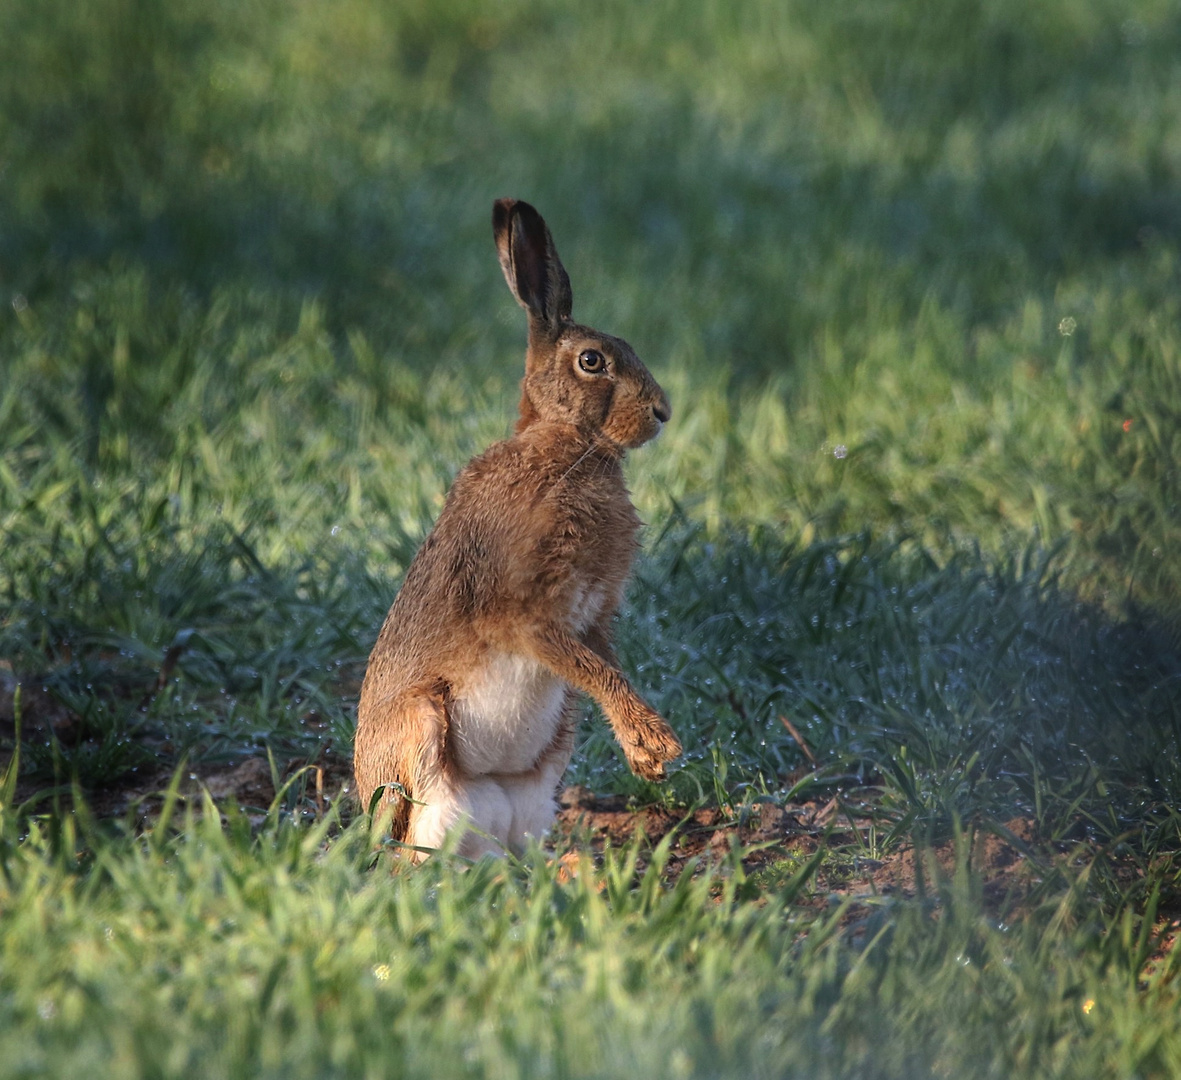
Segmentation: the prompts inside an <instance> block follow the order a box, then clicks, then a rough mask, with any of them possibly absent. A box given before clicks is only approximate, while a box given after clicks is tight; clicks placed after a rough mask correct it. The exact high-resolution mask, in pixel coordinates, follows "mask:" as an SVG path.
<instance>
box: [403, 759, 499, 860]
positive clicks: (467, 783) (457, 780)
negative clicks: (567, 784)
mask: <svg viewBox="0 0 1181 1080" xmlns="http://www.w3.org/2000/svg"><path fill="white" fill-rule="evenodd" d="M416 798H417V799H418V800H419V801H418V802H417V803H416V804H415V806H414V807H413V809H412V810H411V812H410V829H409V831H408V833H407V835H406V842H407V843H408V844H411V845H412V846H414V847H416V848H438V847H442V846H443V841H444V840H445V839H446V837H447V834H448V833H449V832H451V831H452V830H457V829H462V831H463V834H462V836H461V837H460V840H459V846H458V848H457V849H456V850H457V851H458V853H459V854H460V855H463V856H465V857H467V858H469V859H478V858H480V856H482V855H489V854H491V855H500V854H503V852H504V848H505V843H506V840H507V839H508V835H509V829H510V827H511V826H512V821H513V807H512V803H511V801H510V800H509V796H508V795H507V794H506V793H505V791H504V789H503V788H502V787H501V786H500V784H498V783H497V782H496V780H494V779H492V777H489V776H465V777H457V776H453V775H452V776H440V777H438V778H437V779H436V781H435V782H434V783H432V784H430V785H428V787H427V788H426V790H424V791H423V792H422V794H421V795H418V796H416ZM427 854H429V851H422V852H416V853H415V856H414V857H415V858H416V859H421V858H424V857H425V856H426V855H427Z"/></svg>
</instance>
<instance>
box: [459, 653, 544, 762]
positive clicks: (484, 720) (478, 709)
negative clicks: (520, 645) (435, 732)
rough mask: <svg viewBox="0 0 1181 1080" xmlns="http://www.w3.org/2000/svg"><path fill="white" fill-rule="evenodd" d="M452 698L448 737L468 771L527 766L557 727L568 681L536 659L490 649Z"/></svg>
mask: <svg viewBox="0 0 1181 1080" xmlns="http://www.w3.org/2000/svg"><path fill="white" fill-rule="evenodd" d="M464 682H465V685H464V686H463V688H462V689H461V692H460V696H457V697H455V698H453V699H452V701H451V710H450V712H451V737H452V740H453V746H454V748H455V756H456V758H457V760H458V764H459V767H460V769H461V770H462V771H463V772H465V773H467V774H468V775H469V776H480V775H487V774H489V773H493V774H510V775H511V774H514V773H523V772H528V771H529V770H531V769H532V768H533V767H534V765H536V764H537V759H538V758H539V757H540V756H541V753H542V751H543V750H545V748H546V747H547V746H549V744H550V743H551V742H552V741H553V738H554V735H555V734H556V733H557V730H558V724H559V723H560V722H561V718H562V704H563V702H564V700H565V697H566V683H565V682H564V681H563V680H561V679H559V678H558V677H557V676H556V675H554V674H553V673H552V672H551V671H549V670H548V669H547V668H545V667H543V666H542V665H541V664H539V663H538V662H537V661H536V660H533V659H531V658H529V657H526V656H521V655H519V654H515V653H503V652H502V653H493V654H492V656H491V657H490V658H489V660H488V662H487V664H485V665H484V666H483V667H482V668H481V669H480V670H478V671H476V672H475V673H473V675H472V676H470V677H469V678H468V679H466V680H464Z"/></svg>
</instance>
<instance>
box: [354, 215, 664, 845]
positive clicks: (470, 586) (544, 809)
mask: <svg viewBox="0 0 1181 1080" xmlns="http://www.w3.org/2000/svg"><path fill="white" fill-rule="evenodd" d="M492 227H493V231H494V233H495V237H496V248H497V252H498V254H499V256H500V265H501V267H502V269H503V270H504V276H505V279H506V280H507V282H508V286H509V289H510V290H511V291H512V294H513V296H514V297H516V299H517V302H518V303H519V304H520V305H521V307H523V308H524V309H525V312H526V315H527V317H528V323H529V339H528V350H527V352H526V354H525V377H524V380H523V381H522V383H521V402H520V416H519V419H518V420H517V423H516V428H515V432H514V434H513V436H512V437H511V438H509V439H506V440H505V441H503V442H499V443H496V444H495V445H493V446H491V447H490V448H489V449H488V450H486V451H485V452H484V453H483V454H481V455H479V456H478V457H476V458H474V459H473V460H472V461H470V462H469V463H468V464H467V466H466V467H465V468H464V469H463V470H462V472H460V474H459V475H458V476H457V477H456V478H455V483H454V484H453V485H452V487H451V490H450V492H449V493H448V495H447V500H446V503H445V504H444V506H443V510H442V512H441V513H440V515H439V519H438V521H437V522H436V523H435V527H434V529H433V531H432V532H431V534H430V535H429V536H428V537H427V538H426V540H425V541H424V542H423V544H422V547H421V548H420V549H419V551H418V553H417V554H416V555H415V557H414V559H413V561H412V562H411V564H410V568H409V569H408V570H407V572H406V577H405V580H404V581H403V583H402V588H401V591H400V592H399V593H398V595H397V597H396V598H395V599H394V602H393V606H392V607H391V608H390V611H389V614H388V615H387V616H386V620H385V623H384V624H383V626H382V628H381V632H380V634H379V635H378V638H377V644H376V645H374V647H373V652H372V654H371V655H370V657H369V666H368V668H367V670H366V672H365V681H364V684H363V685H362V687H361V701H360V705H359V708H358V712H357V734H356V753H355V760H354V772H355V779H356V795H357V797H358V798H359V799H360V801H361V806H362V807H363V808H367V807H369V806H370V805H371V803H372V799H373V794H374V792H375V791H376V790H377V788H378V787H379V786H381V785H385V790H384V794H383V796H382V802H383V803H384V806H383V809H384V811H385V813H386V814H388V815H389V816H390V826H389V827H390V830H391V833H392V836H393V838H394V839H395V840H399V841H402V842H403V843H404V844H405V845H406V846H407V847H408V848H409V849H410V857H411V858H415V859H418V858H421V857H423V856H424V855H425V854H427V853H429V851H430V850H431V849H434V848H437V847H439V845H440V844H441V843H442V842H443V838H444V836H445V834H446V833H447V832H448V830H449V829H453V828H454V829H457V830H462V834H461V837H460V839H459V841H458V849H457V850H458V851H459V853H460V854H461V855H465V856H468V857H471V858H478V857H480V856H481V855H483V854H486V853H488V852H493V853H499V852H500V851H502V850H503V849H508V850H510V851H513V852H520V851H521V850H522V849H523V848H524V846H525V843H526V838H527V837H529V836H535V837H540V836H541V834H543V833H544V832H545V831H546V830H547V829H548V828H549V826H550V825H551V823H552V822H553V819H554V815H555V813H556V810H557V807H556V801H555V800H556V795H557V791H558V785H559V783H560V781H561V778H562V774H563V773H564V772H565V770H566V766H567V765H568V764H569V761H570V756H571V754H572V753H573V750H574V736H575V724H576V719H577V716H576V698H577V694H578V692H582V693H585V694H589V695H590V696H591V697H592V698H594V699H595V701H597V702H598V703H599V705H600V706H601V707H602V710H603V712H604V714H605V715H606V717H607V720H608V721H609V722H610V724H611V727H612V728H613V730H614V732H615V736H616V738H617V739H618V740H619V742H620V744H621V745H622V747H623V752H624V754H625V755H626V757H627V762H628V765H629V766H630V767H631V769H632V771H633V772H634V773H636V775H637V776H641V777H644V778H646V779H649V780H659V779H662V778H663V776H664V763H665V762H667V761H671V760H672V759H673V758H675V757H677V756H678V755H679V754H680V753H681V745H680V743H679V742H678V741H677V737H676V735H675V734H674V733H673V731H672V728H670V727H669V725H668V724H667V723H666V722H665V721H664V719H663V718H661V717H660V716H659V715H658V714H657V713H656V712H654V711H653V710H652V709H651V708H650V707H649V706H648V705H647V704H646V703H645V702H644V701H643V700H642V699H641V698H640V697H639V696H638V695H637V694H636V692H635V691H634V690H633V689H632V687H631V686H630V685H629V684H628V681H627V679H626V678H625V677H624V675H623V673H622V672H621V671H620V669H619V663H618V661H617V660H616V658H615V654H614V651H613V650H612V647H611V624H612V620H613V618H614V616H615V613H616V611H617V610H618V608H619V603H620V600H621V598H622V596H623V590H624V585H625V583H626V581H627V577H628V573H629V570H630V566H631V562H632V559H633V558H634V556H635V554H636V550H637V547H638V543H637V538H636V534H637V532H638V530H639V526H640V521H639V518H638V517H637V516H636V512H635V509H634V507H633V506H632V504H631V500H630V498H629V496H628V491H627V487H626V485H625V483H624V479H623V470H622V461H623V456H624V453H625V452H626V451H627V450H628V449H631V448H632V447H636V446H639V445H641V444H642V443H645V442H647V441H648V440H649V439H652V438H654V437H655V436H656V435H657V434H658V433H659V431H660V429H661V427H662V425H663V424H664V423H665V422H667V420H668V419H669V416H670V409H669V403H668V398H667V397H666V395H665V393H664V391H663V390H662V389H661V388H660V387H659V386H658V385H657V383H656V380H655V379H653V378H652V376H651V374H650V373H649V372H648V369H647V368H646V367H644V365H643V364H642V363H641V362H640V361H639V359H638V358H637V357H636V354H635V353H634V352H633V351H632V349H631V346H629V345H628V344H627V343H626V342H625V341H622V340H620V339H619V338H617V337H611V336H610V335H608V334H602V333H600V332H599V331H597V330H592V329H590V328H589V327H586V326H581V325H579V324H578V323H576V322H574V321H573V320H572V319H571V317H570V309H571V303H572V297H571V291H570V279H569V277H568V276H567V274H566V270H565V268H564V267H563V266H562V263H561V261H560V260H559V258H558V253H557V250H556V249H555V247H554V242H553V238H552V237H551V236H550V232H549V229H548V228H547V226H546V224H545V221H544V220H543V219H542V217H541V215H540V214H539V213H538V212H537V211H536V210H535V209H534V208H533V207H532V206H530V205H529V204H528V203H526V202H520V201H517V200H514V199H500V200H498V201H497V202H496V203H495V205H494V206H493V208H492Z"/></svg>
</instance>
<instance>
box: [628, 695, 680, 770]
mask: <svg viewBox="0 0 1181 1080" xmlns="http://www.w3.org/2000/svg"><path fill="white" fill-rule="evenodd" d="M619 741H620V743H621V744H622V746H623V753H624V756H625V757H626V758H627V764H628V766H629V768H630V769H631V771H632V772H634V773H635V774H636V776H638V777H640V778H642V779H644V780H663V779H664V763H665V762H666V761H672V760H673V759H674V758H678V757H680V756H681V743H680V740H678V739H677V736H676V734H675V733H674V732H673V729H672V728H671V727H669V726H668V722H667V721H666V720H665V719H664V717H662V716H660V715H659V714H658V713H654V712H652V711H651V710H650V709H649V710H645V711H644V712H642V713H639V714H638V715H637V716H635V717H633V718H632V719H631V722H630V723H629V724H628V725H627V728H626V730H625V731H624V732H622V733H621V735H620V740H619Z"/></svg>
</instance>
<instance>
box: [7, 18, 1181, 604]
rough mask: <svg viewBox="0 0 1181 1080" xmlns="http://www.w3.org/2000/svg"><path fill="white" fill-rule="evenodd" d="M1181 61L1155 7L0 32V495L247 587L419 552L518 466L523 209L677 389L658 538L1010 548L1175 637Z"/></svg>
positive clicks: (593, 305) (119, 24) (170, 24)
mask: <svg viewBox="0 0 1181 1080" xmlns="http://www.w3.org/2000/svg"><path fill="white" fill-rule="evenodd" d="M1179 35H1181V23H1179V20H1178V16H1177V12H1176V10H1175V7H1174V6H1173V5H1171V4H1168V3H1150V2H1145V3H1135V4H1131V3H1126V2H1121V3H1115V2H1090V3H1077V2H1074V0H1069V2H1067V0H1062V2H1057V3H1055V2H1050V3H1043V4H1038V5H1034V6H1030V5H1023V4H1017V3H1013V4H1009V3H996V4H990V5H988V6H987V8H986V9H984V8H980V7H979V5H974V4H970V3H958V2H957V3H949V4H944V5H925V4H918V3H914V2H911V0H906V2H902V0H897V2H890V3H876V2H875V3H850V4H842V5H840V6H839V8H833V9H831V10H822V9H821V8H819V7H817V6H814V5H806V4H782V3H759V2H755V3H749V4H741V5H727V4H722V3H709V2H702V0H693V2H692V3H690V2H682V0H678V2H672V0H662V2H658V3H653V4H649V5H644V6H643V7H642V8H641V9H637V8H636V7H635V6H634V5H630V4H626V3H622V2H620V3H605V4H601V5H596V6H595V7H594V8H592V9H589V10H586V11H579V12H578V13H577V14H576V13H575V11H574V9H572V8H570V7H569V6H568V5H565V4H562V3H555V2H536V0H530V2H522V0H511V2H507V3H497V4H491V3H480V2H476V0H463V2H447V3H442V4H439V3H425V2H423V3H413V2H410V3H397V4H394V3H385V4H383V3H376V2H372V0H340V2H336V3H333V4H331V5H321V4H310V3H294V4H277V3H266V2H261V0H249V2H245V3H215V2H202V3H196V2H188V0H181V2H178V3H175V4H171V5H167V6H166V5H162V4H159V3H156V2H154V0H98V2H96V3H92V4H87V5H71V4H65V3H56V2H52V0H50V2H40V0H38V2H33V0H27V2H22V0H6V2H5V3H4V5H3V6H2V7H0V42H2V43H3V44H0V72H2V73H3V74H0V163H2V164H0V169H2V170H3V171H2V174H0V175H2V184H0V237H2V238H3V258H2V268H0V274H2V275H3V276H2V277H0V289H3V290H4V291H5V294H6V297H7V299H8V301H9V303H7V304H6V305H5V312H4V315H3V325H2V328H0V335H2V336H0V343H2V347H3V356H4V363H5V367H6V373H7V375H8V377H7V378H6V379H5V380H4V383H5V389H4V391H3V399H2V401H3V404H2V406H0V408H2V412H0V418H2V420H3V428H4V432H5V435H4V461H5V462H6V463H11V462H14V461H18V462H19V463H20V465H19V467H18V468H17V467H15V466H13V465H11V464H10V465H9V466H8V467H9V468H10V469H12V468H17V474H18V475H17V479H18V480H19V481H21V482H25V481H27V480H28V478H29V476H30V475H31V474H32V471H33V470H36V469H38V468H42V467H45V466H46V460H45V459H46V458H47V457H48V456H50V455H51V454H52V453H53V452H54V451H53V449H52V448H53V447H57V446H61V445H69V447H70V456H71V458H74V457H78V456H81V457H82V458H83V459H84V460H86V461H87V462H89V463H90V465H91V466H92V467H94V468H97V469H98V473H97V474H96V475H102V476H104V477H106V478H109V479H110V480H112V481H116V479H117V478H132V477H133V478H134V479H135V481H136V483H137V484H139V485H141V486H150V487H152V488H154V489H158V490H160V491H161V492H162V493H167V494H168V495H170V496H180V497H181V504H182V508H183V509H184V510H195V509H196V508H197V507H198V506H203V505H204V504H202V503H200V499H201V498H202V497H207V498H208V500H209V502H210V503H211V504H212V505H215V506H218V507H221V509H222V512H223V514H228V515H229V516H230V517H231V518H232V519H234V520H235V521H238V522H239V523H240V522H241V521H242V520H244V519H245V517H247V516H248V515H249V514H250V513H251V512H258V510H259V508H260V507H263V506H265V507H267V511H268V513H270V514H271V515H272V517H273V520H274V521H275V522H276V527H275V528H273V529H271V530H269V531H268V533H267V535H266V536H265V537H261V538H260V540H259V542H260V543H262V545H263V547H264V548H265V549H266V550H267V551H268V552H270V551H274V553H275V554H280V553H281V552H292V551H295V552H301V551H307V550H308V549H309V548H311V547H314V546H316V545H318V544H319V543H321V542H322V540H323V538H324V534H325V532H326V531H327V529H328V528H330V527H331V526H332V525H334V524H336V525H340V526H341V527H347V528H348V529H349V530H350V532H351V539H350V543H351V544H352V545H356V544H357V543H370V544H372V543H377V544H378V546H380V542H381V538H382V537H383V536H385V535H387V534H388V533H389V531H390V528H391V522H392V521H400V522H401V523H402V525H403V526H406V527H409V528H410V529H411V530H412V531H413V530H415V529H420V528H421V524H422V521H423V519H424V518H428V517H429V516H430V511H431V510H432V509H433V508H434V507H435V506H437V504H438V496H439V488H440V484H441V483H443V482H445V479H446V477H448V476H449V475H450V474H451V473H452V472H453V471H454V469H455V468H456V466H457V465H458V464H460V463H461V462H462V461H463V460H464V459H465V458H466V456H467V455H468V454H469V453H470V452H471V451H473V450H474V449H476V448H478V447H479V446H481V445H482V444H483V443H484V442H485V441H486V440H488V439H489V438H491V437H494V436H496V435H499V434H500V433H502V432H503V431H504V430H505V428H506V426H507V416H506V413H508V412H509V410H510V408H511V404H510V403H511V400H512V397H513V383H514V381H515V379H516V377H517V372H518V369H519V364H520V353H521V338H522V332H521V326H520V318H519V315H518V313H517V312H516V310H515V309H514V307H513V305H512V304H511V302H509V301H508V300H507V298H506V294H505V291H504V289H503V286H502V285H501V284H500V281H499V274H498V269H497V266H496V263H495V260H494V259H493V258H492V252H491V246H490V243H489V238H488V233H489V229H488V221H487V218H488V216H489V214H488V204H489V203H490V201H491V200H492V198H493V197H495V196H497V195H500V194H504V193H511V194H516V195H519V196H522V197H528V198H529V199H531V200H532V201H534V202H535V203H536V204H537V205H538V206H540V207H541V208H542V210H543V212H544V213H545V214H546V215H547V216H548V218H549V219H550V222H551V224H552V226H553V228H554V231H555V235H556V236H557V238H558V241H559V246H560V249H561V251H562V252H563V256H564V258H565V259H566V261H567V263H568V264H569V265H570V267H571V268H572V273H573V277H574V283H575V288H576V302H577V303H578V305H579V307H578V313H579V315H580V317H582V318H584V319H585V320H587V321H589V322H591V323H592V324H601V325H603V326H604V327H605V328H608V329H611V330H614V331H616V332H619V333H621V334H623V335H625V336H627V337H629V338H630V339H631V340H633V343H634V344H635V345H636V347H637V348H638V350H639V351H640V354H641V356H643V357H644V358H646V359H647V360H648V362H649V363H650V365H651V366H652V367H653V369H654V370H655V371H656V372H657V373H658V375H659V376H660V377H662V378H664V379H665V380H666V381H667V382H668V383H669V385H670V390H671V391H672V394H673V399H674V405H675V407H676V410H677V423H676V424H675V425H674V426H673V427H672V428H671V429H670V431H669V433H668V435H667V437H666V438H664V439H663V440H662V441H661V443H660V444H659V445H658V446H657V447H655V448H653V449H651V450H648V451H646V452H645V454H644V455H640V456H637V458H636V461H635V462H634V463H633V476H634V482H635V488H636V491H637V495H638V497H639V499H640V502H641V504H642V506H643V508H644V511H645V513H646V514H647V515H648V516H649V517H650V518H652V519H660V518H661V517H663V516H664V515H666V514H667V512H668V509H669V497H670V496H671V497H672V498H675V499H676V500H677V502H678V504H679V505H680V506H681V507H682V508H683V509H685V511H686V512H687V513H688V514H689V515H690V516H691V517H693V518H694V519H695V520H701V521H704V522H706V523H707V524H708V526H709V527H710V528H711V529H714V530H719V529H723V528H728V527H731V526H733V525H736V524H737V525H740V526H742V525H749V524H750V523H755V522H763V523H774V524H776V525H779V526H783V527H786V528H788V529H790V530H792V531H793V532H795V533H800V532H803V534H804V535H805V536H806V537H811V536H831V535H836V534H839V533H842V532H850V531H858V530H860V529H862V528H866V527H871V528H875V529H881V528H886V529H899V530H904V531H907V532H909V533H911V534H914V535H917V536H919V537H920V538H922V539H923V541H924V542H925V543H927V544H928V545H934V546H939V545H946V544H948V543H951V544H954V542H955V541H957V540H960V539H964V538H970V539H972V540H974V541H979V542H980V543H981V544H982V545H983V546H984V547H986V548H987V549H989V550H994V551H995V550H999V549H1000V548H1002V547H1003V546H1005V544H1007V543H1009V542H1011V541H1012V540H1013V538H1014V537H1016V538H1017V542H1018V543H1024V541H1025V539H1026V538H1027V537H1028V536H1029V534H1030V532H1031V531H1033V530H1036V531H1037V534H1038V536H1039V537H1040V539H1041V541H1042V542H1043V543H1047V544H1049V543H1052V542H1053V541H1055V540H1056V539H1058V538H1060V537H1070V538H1071V543H1070V549H1069V561H1071V562H1072V564H1073V565H1075V566H1077V567H1078V572H1077V574H1076V575H1075V582H1076V585H1078V586H1079V587H1085V588H1087V589H1089V590H1090V591H1092V592H1093V593H1095V594H1097V595H1099V596H1100V597H1106V598H1108V599H1114V600H1115V602H1117V603H1119V602H1122V601H1123V600H1124V599H1125V598H1126V597H1127V596H1128V595H1131V596H1133V597H1134V598H1136V599H1139V600H1143V601H1145V602H1148V603H1150V604H1152V605H1153V606H1158V605H1160V604H1167V605H1169V606H1174V605H1175V604H1176V602H1177V600H1178V590H1179V587H1181V579H1179V577H1178V571H1177V564H1176V562H1175V561H1174V560H1173V559H1171V558H1169V557H1167V553H1169V552H1170V551H1175V550H1176V549H1177V547H1178V543H1177V541H1178V531H1177V528H1178V502H1177V492H1178V479H1177V474H1176V471H1175V468H1174V466H1173V461H1174V460H1175V457H1176V450H1177V443H1176V438H1177V431H1178V425H1177V419H1178V409H1179V408H1181V387H1179V386H1178V378H1179V376H1178V359H1177V349H1178V339H1177V315H1178V309H1177V291H1178V290H1177V285H1178V268H1177V250H1176V241H1177V230H1178V226H1179V225H1181V192H1179V189H1178V170H1179V169H1181V130H1179V123H1178V120H1177V117H1178V116H1179V115H1181V86H1179V83H1178V77H1179V76H1178V61H1177V45H1178V41H1179ZM461 418H462V420H461ZM1129 421H1131V423H1130V424H1129V423H1128V422H1129ZM1125 428H1127V430H1125ZM424 433H427V434H425V437H420V436H423V435H424ZM838 446H843V447H845V448H846V449H845V451H838V453H845V454H846V455H847V456H845V457H843V458H839V457H835V456H834V450H836V448H837V447H838ZM260 454H261V455H263V457H264V458H267V459H269V460H267V465H268V468H265V469H263V468H261V467H259V465H260V463H259V461H258V455H260ZM165 462H166V463H167V465H163V464H162V463H165ZM162 474H167V475H162ZM317 485H319V486H322V487H323V492H318V491H315V492H314V494H309V492H313V491H314V489H315V488H316V487H317ZM12 490H13V488H12V481H10V485H9V488H8V491H9V492H10V493H11V492H12ZM324 496H327V497H324ZM9 501H10V502H11V494H10V495H9ZM313 503H314V504H315V505H310V504H313ZM200 513H201V514H202V515H204V514H205V511H204V510H203V509H202V510H201V511H200ZM1084 583H1085V584H1084Z"/></svg>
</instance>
